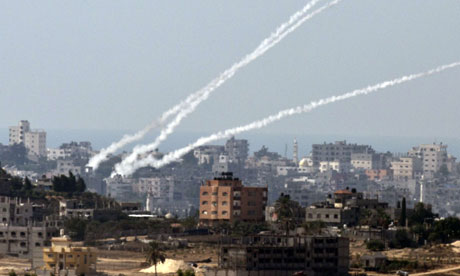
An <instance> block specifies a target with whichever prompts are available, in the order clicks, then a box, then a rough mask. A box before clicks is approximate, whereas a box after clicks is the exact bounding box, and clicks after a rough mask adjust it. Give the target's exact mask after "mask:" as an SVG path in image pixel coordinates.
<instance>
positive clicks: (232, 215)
mask: <svg viewBox="0 0 460 276" xmlns="http://www.w3.org/2000/svg"><path fill="white" fill-rule="evenodd" d="M267 193H268V188H261V187H244V186H243V184H242V182H241V180H239V179H238V178H233V174H232V173H222V176H221V177H216V178H214V180H207V181H206V183H205V185H204V186H201V187H200V222H201V223H203V224H213V223H217V222H220V221H228V222H232V221H235V220H242V221H264V219H265V206H266V204H267Z"/></svg>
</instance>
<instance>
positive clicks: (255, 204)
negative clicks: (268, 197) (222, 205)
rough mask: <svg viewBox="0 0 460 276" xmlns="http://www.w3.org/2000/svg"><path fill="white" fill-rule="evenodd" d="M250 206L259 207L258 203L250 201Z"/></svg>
mask: <svg viewBox="0 0 460 276" xmlns="http://www.w3.org/2000/svg"><path fill="white" fill-rule="evenodd" d="M248 206H257V202H255V201H248Z"/></svg>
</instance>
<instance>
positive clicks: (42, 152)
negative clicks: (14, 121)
mask: <svg viewBox="0 0 460 276" xmlns="http://www.w3.org/2000/svg"><path fill="white" fill-rule="evenodd" d="M9 132H10V133H9V144H10V145H14V144H24V146H25V147H26V149H27V150H28V151H29V155H31V156H32V157H35V158H38V157H46V155H47V152H46V132H45V131H44V130H32V129H31V128H30V123H29V121H26V120H22V121H20V122H19V124H18V125H17V126H11V127H9Z"/></svg>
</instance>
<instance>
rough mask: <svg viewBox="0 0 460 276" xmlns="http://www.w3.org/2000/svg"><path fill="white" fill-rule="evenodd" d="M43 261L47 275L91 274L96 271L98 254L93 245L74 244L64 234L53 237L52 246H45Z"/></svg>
mask: <svg viewBox="0 0 460 276" xmlns="http://www.w3.org/2000/svg"><path fill="white" fill-rule="evenodd" d="M43 261H44V263H45V265H44V267H43V271H44V272H45V275H50V274H51V273H53V275H61V272H66V273H73V274H69V275H89V274H91V273H94V272H95V271H96V262H97V254H96V252H95V250H93V249H92V248H91V247H82V246H78V245H77V246H75V245H72V242H71V240H70V238H69V237H67V236H62V237H56V238H52V239H51V247H46V248H43ZM46 272H48V274H46ZM66 275H67V274H66Z"/></svg>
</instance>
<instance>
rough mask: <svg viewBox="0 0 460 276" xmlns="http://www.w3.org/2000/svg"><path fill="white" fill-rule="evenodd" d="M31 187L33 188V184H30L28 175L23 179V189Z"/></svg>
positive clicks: (28, 189) (27, 189)
mask: <svg viewBox="0 0 460 276" xmlns="http://www.w3.org/2000/svg"><path fill="white" fill-rule="evenodd" d="M32 188H33V186H32V183H31V182H30V179H29V178H28V177H26V178H25V179H24V190H26V191H31V190H32Z"/></svg>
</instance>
